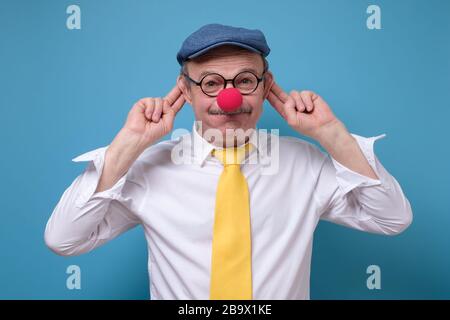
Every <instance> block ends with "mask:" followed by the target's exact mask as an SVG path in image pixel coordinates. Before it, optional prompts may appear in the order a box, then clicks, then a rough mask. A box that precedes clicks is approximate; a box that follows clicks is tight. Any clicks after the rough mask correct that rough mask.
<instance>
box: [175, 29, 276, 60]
mask: <svg viewBox="0 0 450 320" xmlns="http://www.w3.org/2000/svg"><path fill="white" fill-rule="evenodd" d="M225 44H229V45H236V46H239V47H242V48H245V49H248V50H250V51H253V52H257V53H259V54H261V55H262V56H263V57H266V56H267V55H268V54H269V53H270V48H269V46H268V45H267V41H266V38H265V36H264V34H263V33H262V32H261V31H260V30H257V29H246V28H238V27H232V26H227V25H222V24H218V23H213V24H207V25H204V26H203V27H201V28H200V29H198V30H197V31H195V32H194V33H192V34H191V35H189V36H188V37H187V38H186V39H185V40H184V41H183V44H182V45H181V48H180V50H179V51H178V53H177V61H178V63H179V64H180V65H182V64H183V62H185V61H186V60H188V59H192V58H195V57H198V56H200V55H202V54H204V53H205V52H207V51H208V50H211V49H213V48H216V47H219V46H222V45H225Z"/></svg>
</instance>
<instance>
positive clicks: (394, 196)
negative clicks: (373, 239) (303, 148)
mask: <svg viewBox="0 0 450 320" xmlns="http://www.w3.org/2000/svg"><path fill="white" fill-rule="evenodd" d="M352 136H353V137H354V138H355V139H356V141H357V143H358V145H359V147H360V148H361V151H362V153H363V154H364V156H365V157H366V159H367V161H368V163H369V165H370V166H371V167H372V169H373V170H374V171H375V173H376V174H377V176H378V178H379V179H372V178H369V177H366V176H364V175H361V174H359V173H357V172H355V171H353V170H351V169H349V168H347V167H345V166H344V165H342V164H341V163H339V162H338V161H337V160H336V159H334V158H333V157H331V156H329V155H328V156H327V157H325V159H324V160H323V162H322V166H321V167H320V169H319V173H318V175H317V184H316V193H315V196H316V199H318V201H319V203H320V204H321V205H320V208H321V211H320V219H323V220H327V221H330V222H333V223H337V224H340V225H344V226H347V227H350V228H354V229H357V230H361V231H366V232H372V233H378V234H386V235H395V234H398V233H400V232H402V231H403V230H405V229H406V228H407V227H408V226H409V225H410V224H411V222H412V210H411V205H410V203H409V201H408V199H407V198H406V196H405V195H404V193H403V191H402V188H401V187H400V185H399V183H398V182H397V180H396V179H395V178H394V177H393V176H392V175H391V174H389V172H388V171H387V170H386V169H385V168H384V167H383V165H382V164H381V162H380V161H379V159H378V157H377V156H376V155H375V153H374V142H375V141H377V140H378V139H380V138H383V137H385V136H386V134H382V135H379V136H376V137H369V138H365V137H362V136H359V135H356V134H352Z"/></svg>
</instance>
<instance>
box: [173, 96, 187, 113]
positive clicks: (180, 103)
mask: <svg viewBox="0 0 450 320" xmlns="http://www.w3.org/2000/svg"><path fill="white" fill-rule="evenodd" d="M185 102H186V100H185V99H184V96H183V95H180V96H179V97H178V99H177V100H176V101H175V102H174V103H173V104H172V110H173V111H175V114H177V113H178V111H180V109H181V107H182V106H183V105H184V103H185Z"/></svg>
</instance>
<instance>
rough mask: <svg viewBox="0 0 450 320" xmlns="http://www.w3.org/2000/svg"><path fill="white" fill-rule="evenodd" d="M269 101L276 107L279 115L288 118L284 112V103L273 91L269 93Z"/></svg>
mask: <svg viewBox="0 0 450 320" xmlns="http://www.w3.org/2000/svg"><path fill="white" fill-rule="evenodd" d="M267 100H268V101H269V103H270V104H271V105H272V106H273V107H274V109H275V110H277V111H278V113H279V114H280V115H281V116H282V117H283V118H286V117H285V113H284V110H283V105H284V103H283V102H282V101H281V100H280V99H279V98H278V97H277V96H276V95H275V94H274V93H273V92H272V91H271V92H269V95H268V96H267Z"/></svg>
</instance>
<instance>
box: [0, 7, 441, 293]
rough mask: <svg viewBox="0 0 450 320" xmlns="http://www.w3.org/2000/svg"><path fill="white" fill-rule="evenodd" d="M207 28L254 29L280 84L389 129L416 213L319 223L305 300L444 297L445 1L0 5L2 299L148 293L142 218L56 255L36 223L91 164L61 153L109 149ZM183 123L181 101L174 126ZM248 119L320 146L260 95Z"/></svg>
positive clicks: (392, 156)
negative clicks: (384, 221)
mask: <svg viewBox="0 0 450 320" xmlns="http://www.w3.org/2000/svg"><path fill="white" fill-rule="evenodd" d="M207 23H222V24H228V25H235V26H243V27H246V28H253V29H260V30H262V31H263V32H264V34H265V36H266V38H267V41H268V43H269V44H270V47H271V50H272V51H271V53H270V56H269V57H268V61H269V63H270V69H271V71H272V72H273V74H274V76H275V79H276V81H277V83H278V84H280V86H282V87H283V88H284V89H285V90H286V91H290V90H294V89H295V90H312V91H315V92H317V93H318V94H320V95H321V96H322V97H323V98H324V99H325V100H326V101H327V102H328V104H329V105H330V107H331V108H332V110H333V112H334V113H335V114H336V116H337V117H338V118H339V119H341V120H342V121H343V122H344V123H345V125H346V126H347V128H348V130H349V131H350V132H351V133H355V134H358V135H361V136H365V137H370V136H376V135H380V134H383V133H385V134H386V137H385V138H384V139H381V140H379V141H377V142H376V144H375V153H376V155H377V156H378V158H379V159H380V161H381V162H382V163H383V165H384V166H385V168H386V169H387V170H388V171H389V172H390V173H391V174H392V175H393V176H394V177H395V178H396V179H397V180H398V182H399V183H400V185H401V187H402V189H403V191H404V193H405V195H406V197H407V198H408V199H409V201H410V203H411V207H412V210H413V214H414V221H413V223H412V224H411V226H410V227H409V228H408V229H407V230H406V231H405V232H403V233H401V234H400V235H397V236H391V237H386V236H380V235H375V234H369V233H363V232H360V231H355V230H351V229H348V228H345V227H342V226H338V225H335V224H331V223H328V222H320V224H319V226H318V228H317V230H316V232H315V236H314V249H313V258H312V269H311V298H312V299H422V298H423V299H449V298H450V249H449V247H450V236H449V228H450V205H449V196H450V188H449V185H450V169H449V160H448V159H449V158H450V151H449V150H450V149H449V146H450V145H449V142H448V138H449V134H448V129H449V119H450V1H445V0H441V1H440V0H433V1H429V0H427V1H425V0H395V1H394V0H391V1H388V0H373V1H365V0H352V1H344V0H341V1H325V0H320V1H317V0H314V1H313V0H302V1H299V0H295V1H294V0H292V1H286V0H284V1H256V0H247V1H234V0H230V1H214V2H211V1H178V0H167V1H153V0H133V1H125V0H108V1H106V0H79V1H66V0H58V1H57V0H53V1H51V0H40V1H31V0H30V1H24V0H0V107H1V109H0V110H1V119H2V125H1V127H0V130H1V137H2V147H1V157H0V161H1V167H2V173H1V177H2V179H1V185H0V188H1V189H0V190H1V199H2V201H1V204H2V207H1V223H0V298H1V299H149V298H151V297H150V296H149V288H148V285H149V284H148V281H149V279H148V277H149V276H148V274H147V246H146V242H145V239H144V235H143V230H142V228H141V227H137V228H135V229H133V230H131V231H129V232H127V233H125V234H123V235H121V236H120V237H118V238H117V239H115V240H113V241H111V242H109V243H107V244H105V245H103V246H101V247H100V248H98V249H96V250H94V251H93V252H91V253H89V254H86V255H81V256H76V257H61V256H58V255H55V254H54V253H53V252H51V251H50V250H49V249H48V248H47V246H46V245H45V242H44V229H45V225H46V223H47V220H48V218H49V216H50V215H51V213H52V210H53V209H54V208H55V206H56V204H57V203H58V201H59V199H60V198H61V196H62V193H63V192H64V190H65V189H66V188H67V187H68V186H69V185H70V184H71V182H72V181H73V180H74V179H75V178H76V176H77V175H79V174H80V173H82V172H83V170H84V169H85V166H86V162H78V163H75V162H72V161H71V159H73V158H74V157H76V156H78V155H80V154H82V153H84V152H87V151H89V150H93V149H95V148H99V147H102V146H107V145H108V144H109V143H110V142H111V141H112V139H113V138H114V136H115V135H116V134H117V132H118V130H120V128H121V127H122V126H123V124H124V122H125V120H126V116H127V114H128V112H129V110H130V108H131V107H132V105H133V104H134V103H135V102H136V101H137V100H138V99H140V98H142V97H158V96H165V95H166V94H167V92H168V91H169V90H170V89H171V88H172V87H173V86H174V85H175V81H176V77H177V76H178V74H179V72H180V69H179V65H178V63H177V61H176V57H175V55H176V52H177V51H178V50H179V48H180V45H181V42H182V41H183V39H185V38H186V37H187V36H188V35H189V34H190V33H191V32H193V31H194V30H196V29H198V28H199V27H200V26H202V25H204V24H207ZM193 120H194V114H193V111H192V107H191V106H190V105H185V106H184V107H183V109H182V110H181V111H180V113H179V114H178V116H177V118H176V121H175V126H174V127H175V128H185V129H187V130H191V128H192V122H193ZM258 127H259V128H263V129H268V130H270V129H279V131H280V135H288V136H294V137H299V138H301V139H305V140H307V141H310V142H312V143H314V144H316V145H317V143H316V142H315V141H312V140H310V139H308V138H307V137H302V136H301V135H300V134H298V133H297V132H295V131H293V130H292V129H291V128H290V127H289V126H288V125H287V123H286V122H285V121H284V120H283V119H282V118H281V117H280V116H279V115H278V113H277V112H276V111H275V110H274V109H273V108H272V107H271V106H270V104H269V103H268V102H267V101H266V102H265V103H264V112H263V115H262V118H261V120H260V122H259V123H258ZM170 138H171V137H170V135H168V136H166V137H165V139H170ZM150 276H151V275H150ZM74 277H76V279H75V278H74Z"/></svg>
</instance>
